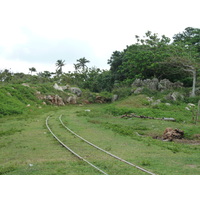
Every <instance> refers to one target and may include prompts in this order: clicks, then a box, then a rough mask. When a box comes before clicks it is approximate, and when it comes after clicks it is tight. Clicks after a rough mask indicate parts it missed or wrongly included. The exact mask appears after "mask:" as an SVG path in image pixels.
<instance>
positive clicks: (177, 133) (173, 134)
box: [163, 128, 184, 141]
mask: <svg viewBox="0 0 200 200" xmlns="http://www.w3.org/2000/svg"><path fill="white" fill-rule="evenodd" d="M183 137H184V132H183V131H182V130H179V129H177V128H176V129H172V128H166V129H165V131H164V134H163V140H168V141H172V140H173V139H182V138H183Z"/></svg>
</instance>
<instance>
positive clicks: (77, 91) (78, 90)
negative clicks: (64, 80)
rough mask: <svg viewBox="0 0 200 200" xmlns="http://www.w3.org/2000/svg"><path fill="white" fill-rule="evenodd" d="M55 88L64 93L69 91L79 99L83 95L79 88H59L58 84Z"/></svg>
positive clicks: (66, 86) (67, 86)
mask: <svg viewBox="0 0 200 200" xmlns="http://www.w3.org/2000/svg"><path fill="white" fill-rule="evenodd" d="M53 87H54V89H56V90H60V91H62V92H63V91H65V90H69V91H70V92H71V93H73V94H75V95H77V96H78V97H80V96H81V94H82V91H81V90H80V89H79V88H77V87H70V86H69V85H65V86H58V84H57V83H55V84H54V86H53Z"/></svg>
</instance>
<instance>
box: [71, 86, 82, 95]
mask: <svg viewBox="0 0 200 200" xmlns="http://www.w3.org/2000/svg"><path fill="white" fill-rule="evenodd" d="M69 90H70V92H72V93H73V94H76V95H77V96H78V97H80V96H81V94H82V91H81V90H80V89H79V88H76V87H69Z"/></svg>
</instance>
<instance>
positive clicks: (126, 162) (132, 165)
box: [46, 115, 156, 175]
mask: <svg viewBox="0 0 200 200" xmlns="http://www.w3.org/2000/svg"><path fill="white" fill-rule="evenodd" d="M49 117H50V116H48V117H47V119H46V126H47V128H48V130H49V131H50V133H51V134H52V135H53V137H54V138H55V139H56V140H57V141H58V142H59V143H60V144H61V145H62V146H63V147H65V148H66V149H67V150H68V151H70V152H71V153H72V154H74V155H75V156H76V157H78V158H79V159H81V160H83V161H84V162H86V163H87V164H89V165H90V166H92V167H93V168H95V169H96V170H98V171H99V172H101V173H102V174H105V175H107V173H106V172H104V171H103V170H101V169H100V168H99V167H97V166H95V165H94V164H92V163H90V162H89V161H88V160H86V159H84V158H83V157H81V156H80V155H78V154H77V153H75V152H74V151H73V150H72V149H70V148H69V147H68V146H66V144H64V143H63V142H62V141H61V140H60V139H59V138H58V137H57V136H56V135H55V134H54V133H53V131H52V130H51V129H50V127H49V125H48V119H49ZM59 121H60V123H61V124H62V126H63V127H64V128H65V129H67V130H68V131H69V132H70V133H72V134H73V135H74V136H76V137H77V138H79V139H81V140H82V141H84V142H85V143H87V144H88V145H90V146H92V147H94V148H95V149H97V150H99V151H101V152H103V153H105V154H106V155H109V156H111V157H112V158H114V159H116V160H118V161H121V162H123V163H125V164H127V165H129V166H131V167H134V168H137V169H138V170H140V171H143V172H145V173H146V174H150V175H156V174H154V173H152V172H150V171H148V170H146V169H144V168H142V167H140V166H137V165H135V164H133V163H131V162H129V161H126V160H124V159H122V158H120V157H118V156H116V155H114V154H112V153H110V152H108V151H106V150H104V149H102V148H100V147H98V146H96V145H95V144H93V143H91V142H89V141H88V140H86V139H84V138H83V137H81V136H80V135H78V134H76V133H75V132H73V131H72V130H71V129H70V128H69V127H67V126H66V125H65V124H64V123H63V121H62V115H60V117H59Z"/></svg>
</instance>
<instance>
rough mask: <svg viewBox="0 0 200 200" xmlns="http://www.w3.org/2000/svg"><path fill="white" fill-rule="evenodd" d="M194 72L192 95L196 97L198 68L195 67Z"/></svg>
mask: <svg viewBox="0 0 200 200" xmlns="http://www.w3.org/2000/svg"><path fill="white" fill-rule="evenodd" d="M192 74H193V84H192V93H191V97H195V88H196V70H195V69H194V71H193V72H192Z"/></svg>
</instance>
